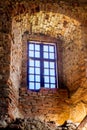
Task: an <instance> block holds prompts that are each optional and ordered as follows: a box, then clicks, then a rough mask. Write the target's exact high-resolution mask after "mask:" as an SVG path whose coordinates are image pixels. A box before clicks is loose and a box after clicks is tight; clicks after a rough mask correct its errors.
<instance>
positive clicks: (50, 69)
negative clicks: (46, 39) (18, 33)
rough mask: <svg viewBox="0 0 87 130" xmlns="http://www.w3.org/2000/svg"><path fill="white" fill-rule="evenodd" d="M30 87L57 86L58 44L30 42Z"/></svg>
mask: <svg viewBox="0 0 87 130" xmlns="http://www.w3.org/2000/svg"><path fill="white" fill-rule="evenodd" d="M27 82H28V89H30V90H39V89H40V88H41V87H45V88H56V86H57V80H56V45H55V44H53V43H39V42H35V41H30V42H28V73H27Z"/></svg>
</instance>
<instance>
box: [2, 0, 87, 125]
mask: <svg viewBox="0 0 87 130" xmlns="http://www.w3.org/2000/svg"><path fill="white" fill-rule="evenodd" d="M0 5H1V7H0V9H1V12H0V14H1V15H0V17H1V20H2V22H1V23H0V27H1V29H0V38H1V40H0V41H1V44H0V52H1V53H0V58H1V60H0V65H1V66H0V67H1V69H0V80H1V81H0V90H1V91H3V93H4V94H5V96H3V93H2V92H0V98H1V101H0V102H1V104H2V105H0V113H2V109H5V110H4V113H2V115H4V114H5V113H9V115H10V116H11V117H13V118H16V117H18V116H19V117H20V116H21V114H20V111H21V112H22V114H23V115H24V116H26V115H29V114H30V115H31V111H32V108H33V105H32V104H31V105H29V104H30V102H32V103H34V100H35V101H36V97H38V99H40V98H41V99H42V100H44V95H43V90H42V92H39V93H36V92H35V93H32V92H30V91H28V90H27V89H26V88H27V85H26V67H27V66H26V64H25V66H23V63H24V61H26V54H25V51H24V49H25V48H24V46H25V45H24V44H26V39H25V42H24V41H23V37H22V36H23V35H24V33H25V32H26V33H27V32H28V33H29V35H30V34H40V35H47V36H50V37H53V38H55V39H57V40H58V41H62V42H61V43H60V46H61V58H62V62H59V63H60V66H62V70H59V77H60V78H59V79H60V82H61V85H62V86H65V87H66V88H67V90H68V91H69V93H70V98H69V99H68V98H67V97H68V96H67V94H66V92H65V93H62V92H63V91H64V90H61V91H60V90H59V89H58V90H55V91H56V92H55V94H54V93H53V91H51V90H49V91H47V92H46V93H47V96H48V97H49V99H50V100H51V102H52V103H53V104H52V106H53V105H54V106H55V107H57V105H55V102H54V100H55V98H57V99H58V102H59V101H61V103H60V107H59V106H58V107H57V108H56V111H58V114H57V116H58V115H59V116H58V119H57V117H56V118H55V119H54V120H57V121H58V122H59V123H61V122H63V121H64V120H66V119H67V118H69V119H72V120H73V121H74V122H80V121H81V120H82V119H83V118H84V116H85V115H86V113H87V98H86V92H87V88H86V87H87V76H86V73H87V72H86V59H87V45H86V43H87V38H86V35H87V13H86V12H87V6H86V5H84V6H83V5H82V6H81V5H79V4H77V3H76V4H74V3H67V1H65V2H64V1H59V2H58V1H56V0H55V2H53V3H52V1H50V3H49V2H46V1H45V2H40V3H38V2H37V1H33V2H32V1H27V0H25V1H24V0H23V1H21V2H20V1H19V2H16V0H15V1H10V0H9V1H7V0H6V2H5V3H4V1H2V2H0ZM3 7H4V8H3ZM2 16H3V17H2ZM23 70H24V71H23ZM19 89H20V91H19ZM50 93H51V94H52V96H53V100H52V98H51V97H50V96H49V95H50ZM60 93H62V94H60ZM32 94H34V95H35V97H33V95H32ZM39 94H41V96H38V95H39ZM64 95H66V96H65V97H64V98H63V96H64ZM82 95H84V96H82ZM45 98H46V102H48V101H47V100H48V99H47V97H46V96H45ZM2 99H3V102H2ZM18 99H20V100H18ZM28 101H29V104H28V103H27V102H28ZM51 102H50V103H49V106H50V105H51ZM61 104H62V105H63V111H62V106H61ZM38 105H39V108H41V107H42V106H40V104H39V100H38V101H37V104H36V106H35V108H36V109H37V106H38ZM44 105H45V102H44ZM5 106H6V108H7V109H6V108H5ZM64 106H65V109H67V108H68V112H67V110H65V111H64ZM44 107H45V106H44ZM60 108H61V109H60ZM50 109H52V107H51V106H50ZM28 110H30V111H28ZM47 110H48V109H47ZM33 111H34V110H33ZM60 111H61V112H60ZM53 112H54V114H53ZM34 113H36V112H35V111H34ZM46 113H47V111H46ZM81 113H82V114H81ZM32 115H33V114H32ZM38 115H39V113H38ZM52 115H54V117H55V116H56V114H55V111H54V110H53V111H52ZM65 115H66V116H65ZM34 116H35V115H34ZM42 116H44V113H43V114H42ZM46 116H47V118H46V119H49V120H51V119H52V116H51V118H50V116H49V113H48V114H47V115H46ZM65 117H66V118H65ZM76 117H77V118H76Z"/></svg>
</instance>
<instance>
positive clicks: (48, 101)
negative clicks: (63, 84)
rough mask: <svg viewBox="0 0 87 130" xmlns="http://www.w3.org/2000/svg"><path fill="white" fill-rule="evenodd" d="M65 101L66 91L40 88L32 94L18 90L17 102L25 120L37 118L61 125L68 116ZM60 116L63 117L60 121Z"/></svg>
mask: <svg viewBox="0 0 87 130" xmlns="http://www.w3.org/2000/svg"><path fill="white" fill-rule="evenodd" d="M66 99H68V94H67V91H66V90H62V89H45V88H41V89H40V91H39V92H34V91H30V90H27V88H25V87H24V88H21V89H20V98H19V102H20V109H21V110H22V113H23V115H24V117H26V118H28V117H38V118H40V119H41V120H45V121H55V122H56V123H63V120H64V119H65V120H67V119H68V116H69V111H68V106H67V104H66V102H65V100H66ZM65 106H66V107H65ZM65 113H66V114H65ZM61 114H62V116H63V117H62V119H61V121H60V117H61ZM64 116H65V117H64Z"/></svg>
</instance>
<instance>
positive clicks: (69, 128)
mask: <svg viewBox="0 0 87 130" xmlns="http://www.w3.org/2000/svg"><path fill="white" fill-rule="evenodd" d="M76 128H77V125H76V124H74V123H72V121H65V122H64V124H63V125H61V126H58V125H56V123H55V122H53V121H49V122H45V121H41V120H40V119H38V118H28V119H16V120H15V121H13V122H11V123H10V124H8V125H7V127H2V128H1V129H6V130H11V129H12V130H15V129H16V130H76Z"/></svg>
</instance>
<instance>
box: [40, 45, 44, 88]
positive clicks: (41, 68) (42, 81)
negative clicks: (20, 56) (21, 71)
mask: <svg viewBox="0 0 87 130" xmlns="http://www.w3.org/2000/svg"><path fill="white" fill-rule="evenodd" d="M40 57H41V61H40V81H41V87H44V77H43V71H44V68H43V44H41V45H40Z"/></svg>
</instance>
